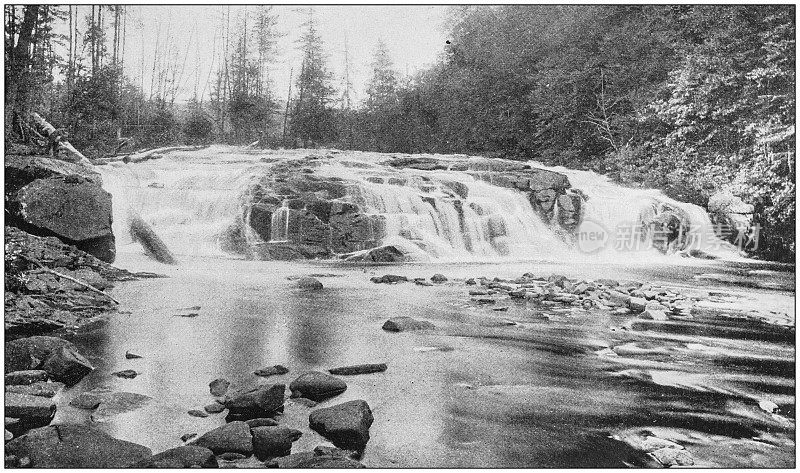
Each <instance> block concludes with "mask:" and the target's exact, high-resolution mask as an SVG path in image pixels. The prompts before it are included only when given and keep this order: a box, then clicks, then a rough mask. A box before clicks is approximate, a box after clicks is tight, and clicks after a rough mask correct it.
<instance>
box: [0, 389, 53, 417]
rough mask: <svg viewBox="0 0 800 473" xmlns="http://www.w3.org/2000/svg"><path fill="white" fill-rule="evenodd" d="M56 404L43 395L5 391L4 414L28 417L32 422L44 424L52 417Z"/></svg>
mask: <svg viewBox="0 0 800 473" xmlns="http://www.w3.org/2000/svg"><path fill="white" fill-rule="evenodd" d="M55 412H56V404H55V402H53V400H52V399H50V398H47V397H44V396H33V395H30V394H20V393H14V392H6V393H5V415H6V417H16V418H22V419H28V420H30V421H31V422H33V423H38V424H46V423H47V422H48V421H49V420H50V419H52V418H53V415H55Z"/></svg>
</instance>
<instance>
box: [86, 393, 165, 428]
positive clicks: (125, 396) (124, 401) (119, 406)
mask: <svg viewBox="0 0 800 473" xmlns="http://www.w3.org/2000/svg"><path fill="white" fill-rule="evenodd" d="M96 394H98V395H99V396H100V398H101V399H102V402H100V406H99V407H98V408H97V410H95V411H94V413H93V414H92V420H93V421H95V422H105V421H107V420H109V419H111V418H112V417H113V416H115V415H118V414H123V413H125V412H130V411H133V410H136V409H139V408H141V407H144V406H145V405H147V404H148V403H149V402H150V401H151V400H152V398H150V397H149V396H145V395H144V394H138V393H129V392H124V391H120V392H115V393H108V394H102V393H96Z"/></svg>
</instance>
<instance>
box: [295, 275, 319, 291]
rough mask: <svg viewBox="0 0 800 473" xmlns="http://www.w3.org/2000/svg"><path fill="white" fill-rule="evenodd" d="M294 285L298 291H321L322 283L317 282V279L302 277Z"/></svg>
mask: <svg viewBox="0 0 800 473" xmlns="http://www.w3.org/2000/svg"><path fill="white" fill-rule="evenodd" d="M295 285H296V286H297V287H299V288H300V289H305V290H307V291H317V290H320V289H322V283H321V282H319V280H318V279H315V278H309V277H303V278H300V279H298V280H297V283H295Z"/></svg>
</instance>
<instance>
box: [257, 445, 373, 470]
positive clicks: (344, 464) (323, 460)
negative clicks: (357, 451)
mask: <svg viewBox="0 0 800 473" xmlns="http://www.w3.org/2000/svg"><path fill="white" fill-rule="evenodd" d="M320 447H322V446H320ZM320 447H317V448H315V449H314V451H313V452H301V453H293V454H291V455H288V456H285V457H280V458H275V459H274V460H270V461H268V462H266V463H265V464H266V466H267V467H268V468H292V469H300V468H302V469H305V468H324V469H340V468H365V466H364V465H363V464H362V463H360V462H358V461H356V460H353V459H351V458H350V457H349V455H348V452H346V451H344V450H339V449H338V448H330V447H322V448H320Z"/></svg>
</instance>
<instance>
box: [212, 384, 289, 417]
mask: <svg viewBox="0 0 800 473" xmlns="http://www.w3.org/2000/svg"><path fill="white" fill-rule="evenodd" d="M285 391H286V385H284V384H273V385H270V386H259V387H257V388H254V389H251V390H249V391H245V392H243V393H236V394H233V395H229V396H230V397H229V398H228V399H226V400H225V401H224V403H223V404H224V405H225V407H226V408H227V409H228V415H229V416H230V417H231V418H236V419H243V420H245V419H255V418H258V417H270V416H272V415H275V414H277V413H278V412H281V411H282V410H283V401H284V397H283V396H284V392H285Z"/></svg>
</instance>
